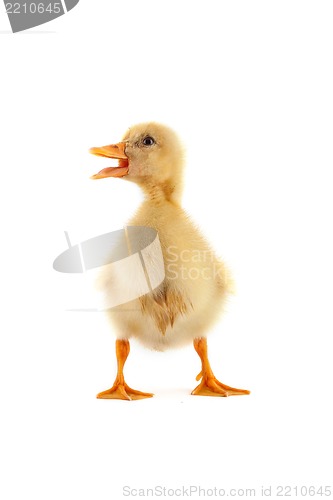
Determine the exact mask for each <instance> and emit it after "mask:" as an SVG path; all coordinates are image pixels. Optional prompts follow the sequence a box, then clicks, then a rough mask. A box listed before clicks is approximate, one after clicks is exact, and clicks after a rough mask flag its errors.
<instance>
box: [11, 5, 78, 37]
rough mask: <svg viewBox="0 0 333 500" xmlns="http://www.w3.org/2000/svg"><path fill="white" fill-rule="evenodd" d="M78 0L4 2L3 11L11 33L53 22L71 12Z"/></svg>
mask: <svg viewBox="0 0 333 500" xmlns="http://www.w3.org/2000/svg"><path fill="white" fill-rule="evenodd" d="M78 3H79V0H58V1H50V0H36V1H32V0H16V1H13V2H7V1H6V0H4V4H5V9H6V12H7V15H8V19H9V22H10V25H11V28H12V32H13V33H17V32H19V31H24V30H27V29H30V28H33V27H35V26H40V25H41V24H45V23H48V22H49V21H53V19H56V18H57V17H59V16H62V15H64V14H66V12H68V11H70V10H72V9H73V8H74V7H75V6H76V5H77V4H78Z"/></svg>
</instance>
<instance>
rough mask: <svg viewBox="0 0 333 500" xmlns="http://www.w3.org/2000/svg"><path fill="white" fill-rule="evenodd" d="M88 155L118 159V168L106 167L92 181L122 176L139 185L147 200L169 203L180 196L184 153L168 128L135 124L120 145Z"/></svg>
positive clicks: (156, 124)
mask: <svg viewBox="0 0 333 500" xmlns="http://www.w3.org/2000/svg"><path fill="white" fill-rule="evenodd" d="M90 152H91V153H92V154H95V155H98V156H106V157H108V158H117V159H118V167H110V168H105V169H103V170H101V171H100V172H99V173H98V174H96V175H94V176H93V177H92V178H93V179H101V178H105V177H122V178H124V179H126V180H129V181H132V182H136V183H137V184H139V185H140V186H141V187H142V188H143V190H144V191H145V192H146V194H147V195H148V196H149V197H152V198H160V197H163V198H165V199H167V200H170V201H177V199H178V198H179V197H180V194H181V188H182V170H183V157H184V153H183V148H182V145H181V143H180V141H179V139H178V137H177V135H176V134H175V132H174V131H173V130H171V129H170V128H169V127H166V126H165V125H161V124H159V123H155V122H149V123H141V124H139V125H134V126H133V127H131V128H130V129H128V131H127V132H126V134H125V135H124V137H123V139H122V141H121V142H120V143H118V144H113V145H110V146H104V147H101V148H92V149H91V150H90Z"/></svg>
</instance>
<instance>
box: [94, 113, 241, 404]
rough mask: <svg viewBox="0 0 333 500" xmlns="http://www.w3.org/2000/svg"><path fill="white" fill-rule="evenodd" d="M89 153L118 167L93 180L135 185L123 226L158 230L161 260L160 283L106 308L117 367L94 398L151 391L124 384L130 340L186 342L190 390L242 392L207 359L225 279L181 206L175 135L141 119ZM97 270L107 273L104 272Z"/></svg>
mask: <svg viewBox="0 0 333 500" xmlns="http://www.w3.org/2000/svg"><path fill="white" fill-rule="evenodd" d="M90 152H91V153H92V154H94V155H97V156H104V157H108V158H116V159H118V166H117V167H109V168H105V169H103V170H101V171H100V172H99V173H98V174H95V175H94V176H92V178H93V179H102V178H106V177H119V178H122V179H124V180H128V181H131V182H135V183H136V184H138V185H139V186H140V187H141V188H142V190H143V193H144V196H145V197H144V201H143V203H142V204H141V206H140V207H139V209H138V210H137V212H136V214H135V215H134V216H133V218H132V219H131V220H130V222H129V225H134V226H146V227H152V228H154V229H155V230H156V231H157V233H158V236H159V240H160V244H161V248H162V253H163V258H164V265H165V279H164V281H163V282H162V284H161V285H160V286H159V287H157V288H156V289H154V290H151V291H150V292H149V293H147V294H145V295H143V296H141V297H139V298H137V299H135V300H133V301H131V302H130V303H126V304H124V305H122V306H118V307H117V309H116V310H114V309H110V310H108V312H107V313H108V315H109V318H110V320H111V321H112V323H113V325H114V326H115V329H116V357H117V366H118V370H117V376H116V379H115V381H114V384H113V386H112V387H111V388H110V389H108V390H106V391H103V392H100V393H99V394H98V395H97V398H101V399H124V400H136V399H143V398H149V397H152V396H153V394H151V393H146V392H141V391H137V390H135V389H132V388H130V387H129V386H128V385H127V384H126V382H125V379H124V373H123V369H124V364H125V362H126V359H127V357H128V354H129V352H130V340H131V339H137V340H138V341H140V342H141V343H142V344H143V345H144V346H146V347H147V348H150V349H153V350H159V351H163V350H165V349H169V348H177V347H180V346H182V345H185V344H187V343H193V346H194V349H195V351H196V352H197V353H198V355H199V357H200V360H201V371H200V373H199V374H198V376H197V377H196V380H197V381H200V383H199V385H198V386H197V387H196V388H195V389H194V390H193V391H192V394H193V395H202V396H224V397H225V396H232V395H245V394H249V391H247V390H244V389H236V388H233V387H230V386H228V385H225V384H222V383H221V382H219V381H218V380H217V379H216V377H215V375H214V373H213V371H212V368H211V366H210V363H209V360H208V354H207V339H206V336H207V333H208V331H209V329H210V328H211V327H212V325H213V324H214V323H215V322H216V321H217V319H218V317H219V314H220V312H221V310H222V309H223V305H224V303H225V301H226V298H227V296H228V294H229V293H230V291H231V279H230V277H229V274H228V271H227V269H226V268H225V266H224V264H223V262H221V261H220V260H219V259H218V258H217V257H216V255H215V254H214V251H213V249H212V248H211V246H210V245H209V243H208V242H207V241H206V240H205V238H204V236H203V235H202V234H201V232H200V231H199V229H198V228H197V227H196V226H195V224H194V223H193V222H192V221H191V219H190V218H189V216H188V215H187V213H186V212H185V211H184V210H183V208H182V206H181V195H182V189H183V166H184V154H183V147H182V145H181V142H180V141H179V139H178V136H177V135H176V134H175V132H174V131H173V130H172V129H170V128H169V127H166V126H165V125H161V124H158V123H155V122H149V123H142V124H138V125H135V126H133V127H131V128H130V129H129V130H128V131H127V132H126V133H125V135H124V137H123V139H122V141H121V142H119V143H117V144H112V145H109V146H103V147H98V148H91V149H90ZM104 272H105V273H109V274H110V273H111V274H112V271H110V270H107V271H104ZM109 274H107V275H105V276H103V283H104V293H105V295H106V297H107V296H111V295H112V293H113V286H112V282H113V280H112V276H111V275H109Z"/></svg>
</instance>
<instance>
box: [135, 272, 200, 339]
mask: <svg viewBox="0 0 333 500" xmlns="http://www.w3.org/2000/svg"><path fill="white" fill-rule="evenodd" d="M140 303H141V310H142V313H143V314H147V315H149V316H151V317H152V318H153V320H154V322H155V324H156V327H157V328H158V330H159V331H160V332H161V333H162V334H163V335H164V334H165V332H166V329H167V328H168V326H171V327H172V326H173V324H174V322H175V320H176V318H177V317H178V316H180V315H185V314H186V313H188V312H189V311H190V310H191V309H192V307H193V306H192V303H191V301H190V300H189V299H188V298H187V297H186V296H184V293H181V292H180V291H179V290H177V289H176V288H174V287H172V286H171V285H170V284H168V282H167V281H165V282H164V283H163V284H162V285H161V286H160V287H159V288H158V289H156V290H154V292H152V293H149V294H147V295H143V296H142V297H140Z"/></svg>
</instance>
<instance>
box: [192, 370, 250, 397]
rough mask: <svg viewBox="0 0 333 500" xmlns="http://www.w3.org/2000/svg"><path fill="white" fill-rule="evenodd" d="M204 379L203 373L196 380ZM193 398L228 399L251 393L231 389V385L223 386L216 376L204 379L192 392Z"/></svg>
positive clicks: (244, 390)
mask: <svg viewBox="0 0 333 500" xmlns="http://www.w3.org/2000/svg"><path fill="white" fill-rule="evenodd" d="M201 377H202V372H200V373H199V375H198V376H197V377H196V380H200V378H201ZM191 394H192V395H193V396H217V397H227V396H243V395H246V394H250V391H247V390H246V389H236V388H235V387H230V386H229V385H225V384H222V382H220V381H219V380H217V378H215V377H214V376H209V377H207V376H206V377H204V378H203V379H202V381H201V382H200V384H199V385H198V386H197V387H196V388H195V389H194V390H193V391H192V393H191Z"/></svg>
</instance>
